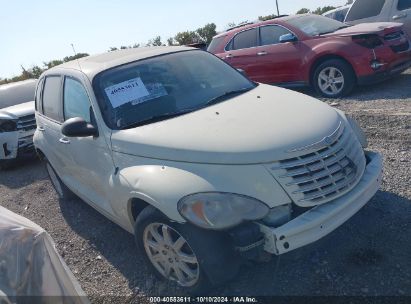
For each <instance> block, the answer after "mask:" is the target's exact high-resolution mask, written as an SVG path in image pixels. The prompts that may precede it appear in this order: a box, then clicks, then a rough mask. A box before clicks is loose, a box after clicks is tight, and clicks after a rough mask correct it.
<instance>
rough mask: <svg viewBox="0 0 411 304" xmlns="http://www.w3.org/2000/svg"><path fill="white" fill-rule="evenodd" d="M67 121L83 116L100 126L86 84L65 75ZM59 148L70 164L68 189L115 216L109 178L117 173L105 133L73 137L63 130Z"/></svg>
mask: <svg viewBox="0 0 411 304" xmlns="http://www.w3.org/2000/svg"><path fill="white" fill-rule="evenodd" d="M62 96H63V119H64V121H66V120H68V119H70V118H75V117H81V118H83V119H84V120H85V121H87V122H88V123H91V124H93V125H95V126H96V127H97V123H96V121H95V119H94V117H95V116H94V111H93V108H92V106H91V103H90V98H89V95H88V93H87V90H86V88H85V86H84V85H83V83H82V81H81V80H80V79H79V78H76V77H72V76H68V75H66V76H65V77H64V82H63V94H62ZM59 145H60V148H62V149H64V151H65V152H64V156H65V158H66V160H65V162H67V163H69V164H70V169H69V170H68V171H69V175H70V177H69V179H68V180H67V185H68V186H69V188H72V189H76V192H78V194H79V195H80V196H81V197H82V198H83V199H85V200H87V201H88V202H89V203H91V204H92V205H94V206H95V207H96V208H98V209H99V210H100V211H101V212H103V213H106V215H108V216H110V215H111V216H112V215H113V209H112V208H111V205H110V203H109V202H110V200H109V197H110V195H109V184H110V177H111V176H112V174H113V173H114V165H113V160H112V157H111V153H110V150H109V147H108V144H107V143H106V139H105V137H104V136H103V135H101V134H100V136H97V137H91V136H90V137H70V138H67V137H65V136H64V135H63V134H61V133H60V139H59Z"/></svg>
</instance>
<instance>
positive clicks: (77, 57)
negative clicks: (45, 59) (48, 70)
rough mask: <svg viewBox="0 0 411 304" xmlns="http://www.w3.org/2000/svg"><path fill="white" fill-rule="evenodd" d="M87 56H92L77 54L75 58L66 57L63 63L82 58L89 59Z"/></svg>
mask: <svg viewBox="0 0 411 304" xmlns="http://www.w3.org/2000/svg"><path fill="white" fill-rule="evenodd" d="M87 56H90V55H89V54H87V53H77V54H76V55H73V56H66V57H64V58H63V61H64V62H68V61H72V60H76V59H80V58H83V57H87Z"/></svg>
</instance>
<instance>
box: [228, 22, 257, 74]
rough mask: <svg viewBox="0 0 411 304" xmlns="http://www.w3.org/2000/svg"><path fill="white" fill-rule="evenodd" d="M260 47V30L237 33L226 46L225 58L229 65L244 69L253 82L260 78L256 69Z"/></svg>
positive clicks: (253, 29)
mask: <svg viewBox="0 0 411 304" xmlns="http://www.w3.org/2000/svg"><path fill="white" fill-rule="evenodd" d="M256 47H258V28H252V29H247V30H244V31H242V32H239V33H237V34H236V35H235V36H234V37H233V39H231V41H230V42H229V43H228V45H227V46H226V53H225V57H224V58H223V59H224V60H225V61H226V62H227V63H229V64H230V65H232V66H233V67H235V68H237V69H242V70H244V71H245V72H246V73H247V76H248V77H250V78H251V79H253V80H256V77H258V76H259V74H260V72H261V71H259V70H258V69H256V60H257V51H256Z"/></svg>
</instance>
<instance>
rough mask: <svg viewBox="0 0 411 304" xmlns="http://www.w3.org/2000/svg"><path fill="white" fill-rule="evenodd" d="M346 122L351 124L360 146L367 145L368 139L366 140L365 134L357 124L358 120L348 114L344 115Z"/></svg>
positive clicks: (365, 146)
mask: <svg viewBox="0 0 411 304" xmlns="http://www.w3.org/2000/svg"><path fill="white" fill-rule="evenodd" d="M346 117H347V120H348V122H349V123H350V125H351V128H352V129H353V131H354V133H355V135H357V138H358V140H359V141H360V143H361V146H362V147H363V148H364V149H365V148H367V147H368V140H367V136H366V135H365V133H364V131H363V130H362V129H361V127H360V125H359V124H358V122H357V121H356V120H355V119H354V118H352V117H349V116H346Z"/></svg>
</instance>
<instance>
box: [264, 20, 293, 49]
mask: <svg viewBox="0 0 411 304" xmlns="http://www.w3.org/2000/svg"><path fill="white" fill-rule="evenodd" d="M290 33H291V32H290V31H289V30H287V29H285V28H283V27H282V26H278V25H268V26H262V27H260V37H261V38H260V39H261V45H270V44H277V43H280V37H281V36H282V35H285V34H290Z"/></svg>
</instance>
